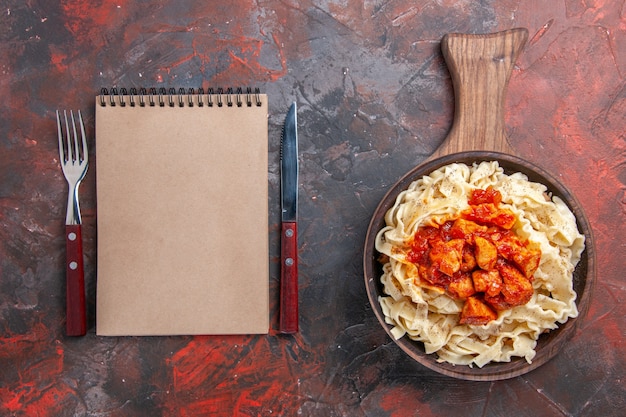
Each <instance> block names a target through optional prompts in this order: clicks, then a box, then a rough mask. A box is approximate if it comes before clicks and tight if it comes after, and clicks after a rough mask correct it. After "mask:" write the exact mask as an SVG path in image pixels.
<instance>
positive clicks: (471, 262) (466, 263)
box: [461, 245, 476, 272]
mask: <svg viewBox="0 0 626 417" xmlns="http://www.w3.org/2000/svg"><path fill="white" fill-rule="evenodd" d="M462 258H463V259H462V260H461V272H471V271H473V270H474V269H475V268H476V257H474V251H473V250H472V249H471V247H470V246H467V245H465V246H464V247H463V257H462Z"/></svg>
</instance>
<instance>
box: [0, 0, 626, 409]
mask: <svg viewBox="0 0 626 417" xmlns="http://www.w3.org/2000/svg"><path fill="white" fill-rule="evenodd" d="M513 27H526V28H528V31H529V35H530V36H529V41H528V43H527V45H526V47H525V49H524V51H523V53H522V55H521V56H520V58H519V59H518V62H517V66H516V68H515V69H514V71H513V74H512V77H511V81H510V85H509V89H508V95H507V101H506V123H507V126H508V132H509V136H510V142H511V144H512V146H513V148H514V149H515V151H516V152H517V154H518V155H519V156H521V157H522V158H525V159H527V160H530V161H532V162H534V163H535V164H537V165H539V166H541V167H543V168H545V169H547V170H548V171H549V172H551V173H552V174H553V175H555V176H557V177H558V178H559V179H560V180H562V182H563V184H564V185H565V186H566V187H568V189H569V190H570V191H571V192H572V193H573V194H574V195H575V196H576V197H577V198H578V200H579V201H580V202H581V204H582V206H583V208H584V209H585V212H586V214H587V216H588V218H589V220H590V222H591V225H592V228H593V233H594V237H595V245H596V253H597V281H596V285H595V287H594V292H593V294H592V300H591V306H590V309H589V312H588V314H587V316H586V317H585V318H583V319H581V320H583V322H582V324H581V325H580V326H579V330H578V332H577V333H576V334H575V335H574V337H573V338H572V340H571V342H570V343H569V344H568V345H567V346H566V347H565V348H564V349H563V350H562V351H560V352H559V354H558V355H557V356H556V357H555V358H554V359H553V360H551V361H550V362H548V363H547V364H545V365H543V366H542V367H540V368H538V369H537V370H535V371H532V372H531V373H528V374H525V375H523V376H521V377H517V378H513V379H510V380H506V381H500V382H467V381H461V380H455V379H451V378H448V377H444V376H441V375H439V374H437V373H434V372H433V371H430V370H428V369H426V368H424V367H423V366H421V365H419V364H417V363H415V362H414V361H412V360H411V359H410V358H408V357H407V356H406V355H405V354H404V353H402V351H401V350H400V349H399V348H398V347H397V346H396V345H395V344H394V343H393V342H392V341H391V340H390V339H389V338H388V337H387V335H386V334H385V332H384V331H383V329H382V328H381V326H380V325H379V324H378V322H377V320H376V318H375V316H374V314H373V311H372V309H371V307H370V306H369V303H368V300H367V296H366V291H365V286H364V282H363V268H362V253H363V243H364V238H365V233H366V230H367V226H368V223H369V220H370V218H371V216H372V214H373V212H374V210H375V208H376V206H377V204H378V202H379V201H380V199H381V198H382V197H383V195H384V194H385V192H386V191H387V190H388V188H389V187H390V186H392V185H393V184H394V183H395V182H396V181H397V180H398V179H399V178H400V177H401V176H402V175H403V174H404V173H406V172H407V171H409V170H410V169H411V168H413V167H414V166H415V165H417V164H419V163H420V162H422V161H423V160H424V159H425V158H427V157H428V156H429V155H431V154H432V153H433V151H434V150H435V149H436V148H437V146H438V145H439V144H440V143H441V142H442V140H443V139H444V137H445V136H446V134H447V132H448V130H449V128H450V124H451V120H452V117H453V108H454V101H453V91H452V86H451V81H450V76H449V73H448V70H447V68H446V66H445V63H444V61H443V59H442V56H441V51H440V41H441V38H442V36H443V35H444V34H446V33H449V32H461V33H489V32H495V31H500V30H504V29H509V28H513ZM625 45H626V5H625V2H624V1H617V0H613V1H609V0H607V1H601V0H596V1H593V0H561V1H554V2H553V1H549V2H548V1H513V0H503V1H495V0H493V1H489V0H485V1H470V0H459V1H450V0H436V1H424V2H413V1H407V0H397V1H394V0H390V1H382V0H381V1H378V0H373V1H365V2H348V1H339V0H334V1H311V0H305V1H295V0H283V1H276V0H264V1H256V2H252V1H250V2H246V1H242V0H235V1H228V2H226V1H224V2H217V1H206V2H196V1H190V0H180V1H171V0H169V1H168V0H162V1H136V2H133V1H127V0H119V1H109V0H100V1H87V0H73V1H61V2H50V1H44V0H39V1H37V0H32V1H25V2H24V1H17V0H8V1H6V0H5V1H4V2H3V3H2V6H1V7H0V98H1V100H0V146H1V149H0V274H1V275H0V415H3V416H13V415H16V416H82V415H90V416H159V415H163V416H171V415H172V416H173V415H180V416H202V415H225V416H228V415H233V416H258V415H263V416H278V415H302V416H411V415H414V416H418V415H419V416H438V415H446V416H453V415H463V416H467V415H471V416H509V415H517V416H537V415H541V416H596V415H597V416H618V415H622V413H623V410H624V407H625V406H626V390H625V389H624V387H625V383H624V381H623V378H624V371H625V368H626V361H625V359H626V355H625V353H624V352H625V351H626V350H625V349H624V343H625V342H626V340H625V339H626V338H625V337H624V329H625V320H624V316H625V313H626V309H625V308H624V301H625V296H626V289H625V284H624V268H625V266H626V264H625V262H624V255H625V251H624V249H625V243H624V240H625V238H626V233H625V232H626V226H625V224H626V194H625V190H626V185H625V183H626V140H625V138H626V136H625V133H624V132H625V128H626V126H625V114H626V87H625V85H626V84H625V77H626V47H625ZM248 85H250V86H255V87H260V88H261V91H262V92H264V93H267V94H268V95H269V101H270V106H269V110H270V117H269V124H270V130H269V133H270V155H269V157H270V165H269V193H270V201H269V204H270V218H269V226H270V236H271V241H270V248H271V249H270V254H269V255H270V259H271V271H270V272H271V284H270V286H271V297H272V305H271V314H272V316H271V317H272V325H273V326H274V327H275V326H276V324H277V308H276V307H277V297H278V274H279V272H278V271H279V270H278V263H277V257H278V249H279V247H278V245H279V233H278V227H279V224H280V223H279V219H280V218H279V198H278V197H279V196H278V194H279V188H280V185H279V165H278V159H279V140H280V129H281V125H282V122H283V119H284V116H285V114H286V111H287V109H288V106H289V104H290V103H291V102H292V101H297V103H298V106H299V133H300V167H301V171H300V203H301V204H300V213H299V214H300V217H299V220H300V223H299V231H300V252H299V254H300V262H301V263H300V297H301V298H300V299H301V301H300V318H301V320H300V329H301V331H300V333H298V334H296V335H294V336H283V335H277V334H275V333H274V332H271V333H270V334H269V335H267V336H229V337H218V336H210V337H209V336H202V337H153V338H149V337H147V338H137V337H134V338H133V337H127V338H124V337H119V338H118V337H109V338H104V337H96V336H95V329H94V320H95V306H94V303H95V282H96V276H95V267H96V265H95V262H96V247H95V242H96V232H97V231H96V228H95V223H96V195H95V172H96V169H97V168H96V167H97V155H95V154H94V153H93V144H94V143H95V142H94V141H95V140H96V139H95V138H94V106H95V103H94V97H95V95H96V94H98V92H99V91H100V88H101V87H153V86H154V87H157V88H158V87H166V88H169V87H175V88H179V87H185V88H187V87H194V88H198V87H204V88H205V89H206V88H208V87H230V86H233V87H238V86H244V87H245V86H248ZM57 108H58V109H64V108H67V109H70V108H71V109H81V110H82V111H83V114H84V115H85V116H86V127H87V132H88V134H89V137H90V144H91V145H92V146H91V147H92V154H91V155H90V158H91V161H93V162H92V165H91V166H90V170H89V172H88V174H87V177H86V178H85V180H84V181H83V184H82V187H81V189H80V196H81V207H82V213H83V221H84V226H83V236H84V245H85V252H86V253H85V262H86V279H87V292H88V294H87V295H88V312H89V331H88V335H87V336H85V337H82V338H67V337H65V336H64V303H65V298H64V291H65V287H64V273H65V272H64V259H65V242H64V238H63V224H64V218H65V203H66V198H67V197H66V193H67V190H66V187H67V186H66V183H65V180H64V178H63V176H62V173H61V169H60V166H59V163H58V151H57V140H56V122H55V118H54V111H55V110H56V109H57Z"/></svg>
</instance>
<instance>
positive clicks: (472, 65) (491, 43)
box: [435, 28, 528, 156]
mask: <svg viewBox="0 0 626 417" xmlns="http://www.w3.org/2000/svg"><path fill="white" fill-rule="evenodd" d="M527 39H528V30H526V29H525V28H517V29H511V30H507V31H503V32H497V33H491V34H486V35H468V34H457V33H451V34H447V35H445V36H444V38H443V39H442V41H441V49H442V52H443V56H444V59H445V61H446V64H447V65H448V69H449V70H450V75H451V77H452V85H453V87H454V97H455V111H454V120H453V123H452V128H451V130H450V132H449V133H448V136H447V137H446V139H445V140H444V142H443V143H442V144H441V146H440V147H439V149H438V150H437V152H436V153H435V154H436V156H441V155H447V154H450V153H455V152H462V151H469V150H486V151H497V152H506V153H512V148H511V147H510V145H509V142H508V140H507V134H506V128H505V125H504V104H505V96H506V89H507V85H508V82H509V78H510V76H511V72H512V70H513V66H514V64H515V61H516V59H517V57H518V55H519V53H520V52H521V50H522V48H523V47H524V44H525V43H526V40H527Z"/></svg>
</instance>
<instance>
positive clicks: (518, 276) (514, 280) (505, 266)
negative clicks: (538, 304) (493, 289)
mask: <svg viewBox="0 0 626 417" xmlns="http://www.w3.org/2000/svg"><path fill="white" fill-rule="evenodd" d="M498 272H499V273H500V276H501V277H502V283H503V286H502V291H501V294H502V296H503V297H504V301H506V302H507V303H508V304H509V305H510V306H511V307H514V306H519V305H523V304H526V303H527V302H528V301H529V300H530V299H531V297H532V296H533V285H532V283H531V282H530V280H529V279H528V278H526V277H525V276H524V274H522V273H521V272H520V270H519V269H517V268H516V267H515V266H513V265H511V264H509V263H507V262H498Z"/></svg>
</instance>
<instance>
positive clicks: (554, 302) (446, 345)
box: [375, 161, 585, 367]
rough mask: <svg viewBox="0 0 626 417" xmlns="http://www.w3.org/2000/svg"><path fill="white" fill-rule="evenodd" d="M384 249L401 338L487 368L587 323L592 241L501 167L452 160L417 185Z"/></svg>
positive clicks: (404, 195)
mask: <svg viewBox="0 0 626 417" xmlns="http://www.w3.org/2000/svg"><path fill="white" fill-rule="evenodd" d="M375 246H376V250H377V251H378V252H379V253H380V254H381V256H380V261H381V262H382V263H383V273H382V276H381V278H380V279H381V283H382V285H383V293H384V294H385V296H381V297H379V303H380V305H381V308H382V311H383V314H384V315H385V320H386V322H387V323H388V324H390V325H392V326H393V328H392V330H391V333H392V335H393V336H394V337H395V338H396V339H399V338H401V337H403V336H405V335H406V336H407V337H409V338H410V339H412V340H415V341H417V342H422V343H423V344H424V349H425V351H426V353H427V354H432V353H435V354H436V355H437V360H438V361H441V362H444V361H445V362H449V363H452V364H456V365H469V366H474V365H476V366H478V367H483V366H484V365H485V364H487V363H489V362H509V361H510V360H511V359H512V358H513V357H523V358H525V359H526V361H527V362H528V363H531V361H532V359H533V358H534V356H535V354H536V352H535V347H536V344H537V340H538V338H539V336H540V335H541V334H542V333H544V332H547V331H550V330H553V329H556V328H557V327H558V324H559V323H561V324H562V323H565V322H566V321H567V320H568V319H569V318H574V317H577V315H578V310H577V307H576V303H575V301H576V292H575V291H574V289H573V273H574V268H575V267H576V265H577V263H578V262H579V260H580V258H581V254H582V252H583V250H584V246H585V240H584V235H582V234H581V233H580V232H579V231H578V228H577V226H576V219H575V217H574V215H573V213H572V212H571V211H570V209H569V208H568V207H567V205H566V204H565V203H564V202H563V201H562V200H561V199H560V198H558V197H556V196H551V195H550V194H549V193H548V191H547V188H546V187H545V185H543V184H539V183H536V182H531V181H529V180H528V178H527V177H526V176H525V175H524V174H522V173H519V172H518V173H514V174H512V175H507V174H505V173H504V170H503V169H502V168H501V167H500V166H499V164H498V162H497V161H491V162H481V163H475V164H474V165H472V166H468V165H465V164H458V163H455V164H450V165H446V166H444V167H441V168H439V169H437V170H436V171H434V172H432V173H431V174H430V175H427V176H423V177H422V178H420V179H417V180H416V181H414V182H413V183H412V184H411V185H410V186H409V187H408V189H406V190H404V191H402V192H401V193H400V194H399V195H398V197H397V198H396V200H395V203H394V205H393V206H392V207H391V208H390V209H389V210H388V211H387V213H386V215H385V227H383V228H382V229H381V230H380V231H379V232H378V234H377V236H376V240H375Z"/></svg>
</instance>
